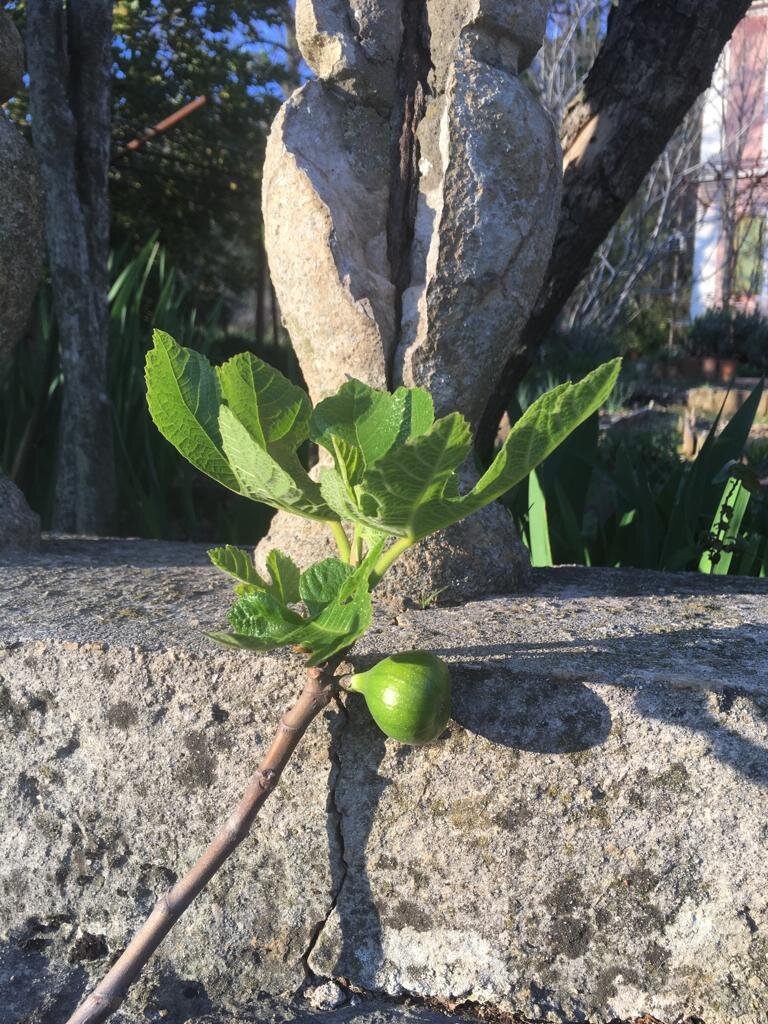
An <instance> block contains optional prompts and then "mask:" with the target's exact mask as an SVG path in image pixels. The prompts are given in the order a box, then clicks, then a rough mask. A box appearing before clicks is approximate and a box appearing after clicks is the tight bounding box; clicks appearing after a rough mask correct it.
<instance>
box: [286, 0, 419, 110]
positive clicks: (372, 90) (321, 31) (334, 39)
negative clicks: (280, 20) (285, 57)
mask: <svg viewBox="0 0 768 1024" xmlns="http://www.w3.org/2000/svg"><path fill="white" fill-rule="evenodd" d="M402 31H403V30H402V14H401V0H356V2H355V3H354V5H353V4H352V3H351V2H350V0H297V3H296V38H297V41H298V44H299V47H300V48H301V52H302V55H303V57H304V59H305V60H306V62H307V64H309V66H310V67H311V68H312V70H313V71H314V72H315V74H316V75H317V77H318V78H319V79H321V80H323V81H330V82H333V83H334V84H335V85H337V86H341V88H342V89H345V90H347V91H349V92H350V93H352V94H353V95H355V96H357V97H358V98H360V99H362V100H363V101H364V102H366V103H368V104H371V105H373V106H379V107H380V108H381V109H382V110H384V111H386V110H388V109H389V107H391V105H392V102H393V99H394V92H395V71H396V67H397V59H398V54H399V52H400V40H401V38H402Z"/></svg>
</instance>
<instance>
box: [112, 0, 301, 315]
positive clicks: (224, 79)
mask: <svg viewBox="0 0 768 1024" xmlns="http://www.w3.org/2000/svg"><path fill="white" fill-rule="evenodd" d="M290 17H291V12H290V10H289V9H288V5H287V3H282V2H280V3H276V2H265V0H248V2H246V0H206V3H204V4H196V5H194V11H193V12H192V11H191V10H189V9H188V7H187V5H183V4H182V5H179V4H175V3H170V2H167V0H132V2H129V3H127V2H120V3H117V4H115V8H114V44H113V59H114V75H113V85H112V92H113V119H114V120H113V131H114V133H115V136H116V140H115V141H116V148H117V149H120V147H121V146H124V145H125V144H126V143H127V142H129V141H130V140H131V139H132V138H135V137H136V136H137V135H140V134H141V133H142V132H143V131H144V130H145V129H146V128H148V127H150V126H152V125H153V124H156V123H157V122H158V121H160V120H162V119H163V118H166V117H168V116H169V115H170V114H173V113H174V112H175V111H177V110H178V109H179V108H180V107H182V106H183V105H184V104H185V103H188V102H189V101H190V100H193V99H195V98H196V97H197V96H201V95H202V96H206V97H207V102H206V104H205V106H203V107H201V108H200V109H198V110H196V111H195V112H194V113H193V114H191V115H190V116H188V117H187V118H185V119H184V120H182V121H180V122H179V123H178V124H176V125H175V126H174V127H173V128H171V129H170V130H169V131H168V132H167V133H166V134H164V135H162V136H160V137H159V138H158V139H156V140H154V141H152V142H150V143H149V144H147V145H145V146H143V147H142V148H141V149H139V150H138V151H136V152H133V153H129V154H127V155H125V156H124V157H122V158H121V159H119V160H117V161H116V162H115V163H114V164H113V167H112V172H111V175H110V196H111V203H112V216H113V235H114V237H116V238H118V239H120V241H121V242H122V241H125V242H126V243H128V244H130V245H131V246H132V247H134V248H136V247H138V246H139V245H140V244H141V243H142V241H143V239H145V238H146V237H147V236H148V235H149V234H150V233H151V232H153V231H159V232H160V236H161V238H162V239H163V244H164V245H165V246H166V247H167V249H168V251H169V253H170V255H171V258H172V260H173V262H174V264H175V265H177V266H179V267H181V268H183V270H184V272H185V273H187V274H192V275H194V276H196V277H198V278H199V280H200V284H199V288H198V303H199V304H200V305H201V306H207V305H208V304H211V303H214V302H215V301H217V299H218V297H219V296H221V295H226V296H232V297H233V298H236V297H237V296H238V295H239V294H241V293H242V292H243V291H244V290H245V289H247V288H252V287H253V286H254V283H255V277H256V248H257V246H256V243H257V240H258V238H259V236H260V233H261V215H260V209H259V207H260V201H261V181H260V179H261V168H262V165H263V162H264V146H265V142H266V136H267V127H268V125H269V123H270V122H271V120H272V118H273V116H274V114H275V113H276V111H277V108H278V105H279V103H280V98H281V91H282V89H283V87H286V88H287V87H289V86H290V84H291V83H294V82H295V81H296V74H295V70H294V69H293V68H292V67H291V66H290V65H291V58H290V57H289V56H287V55H286V53H285V52H284V50H283V49H282V48H281V46H280V41H281V40H282V41H283V42H284V41H285V38H284V33H283V31H282V28H281V27H282V25H283V24H284V23H285V22H286V19H289V18H290ZM272 39H277V40H278V45H277V46H273V45H271V44H270V40H272Z"/></svg>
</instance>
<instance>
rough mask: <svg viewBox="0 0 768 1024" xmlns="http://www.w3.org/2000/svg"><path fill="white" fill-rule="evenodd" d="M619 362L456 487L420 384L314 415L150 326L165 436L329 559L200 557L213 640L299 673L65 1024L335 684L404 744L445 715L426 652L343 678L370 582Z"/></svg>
mask: <svg viewBox="0 0 768 1024" xmlns="http://www.w3.org/2000/svg"><path fill="white" fill-rule="evenodd" d="M618 372H619V360H617V359H616V360H613V361H612V362H609V363H606V364H605V365H603V366H600V367H598V369H596V370H595V371H593V372H592V373H590V374H589V375H588V376H587V377H585V378H584V379H583V380H582V381H580V382H579V383H578V384H561V385H559V386H558V387H556V388H554V389H552V390H551V391H549V392H547V393H546V394H545V395H542V396H541V398H539V399H538V400H537V401H536V402H534V403H533V405H531V406H530V407H529V408H528V410H527V411H526V412H525V414H524V415H523V416H522V417H521V418H520V419H519V420H518V421H517V423H515V424H514V426H513V427H512V429H511V430H510V432H509V434H508V436H507V438H506V440H505V442H504V445H503V446H502V448H501V449H500V451H499V452H498V454H497V455H496V457H495V459H494V460H493V462H492V464H491V465H490V466H489V468H488V469H487V470H486V472H485V473H484V474H483V475H482V476H481V477H480V479H479V480H478V482H477V483H476V484H475V486H474V487H473V488H472V489H471V490H470V491H468V492H467V493H465V494H462V493H461V492H460V488H459V477H458V470H459V468H460V467H461V466H462V464H463V463H464V462H465V461H466V460H467V458H468V456H469V454H470V450H471V447H472V436H471V432H470V426H469V424H468V422H467V421H466V419H465V418H464V417H463V416H462V415H461V414H459V413H457V412H453V413H449V414H448V415H447V416H441V417H436V416H435V410H434V407H433V404H432V399H431V397H430V395H429V392H428V391H426V390H425V389H423V388H404V387H401V388H398V389H397V390H396V391H394V392H392V393H390V392H386V391H378V390H376V389H374V388H371V387H368V386H367V385H366V384H363V383H361V382H360V381H357V380H350V381H347V382H346V383H345V384H343V385H342V386H341V387H340V388H339V390H338V391H337V393H336V394H335V395H332V396H331V397H329V398H326V399H324V400H323V401H321V402H320V403H319V404H318V405H317V406H316V407H315V408H314V409H313V408H312V407H311V405H310V402H309V399H308V397H307V395H306V394H305V393H304V392H303V391H302V390H301V389H300V388H298V387H296V386H295V385H293V384H291V383H290V382H289V381H288V380H287V379H286V378H285V377H283V376H282V374H280V373H278V371H276V370H274V369H273V368H272V367H270V366H268V365H267V364H266V363H264V362H262V360H260V359H257V358H256V356H254V355H253V354H251V353H242V354H240V355H237V356H235V357H234V358H232V359H230V360H229V361H228V362H226V363H224V364H223V365H222V366H219V367H213V366H211V364H210V363H209V362H208V360H207V359H206V358H205V357H204V356H202V355H201V354H200V353H198V352H194V351H192V350H191V349H185V348H181V347H180V346H179V345H177V344H176V342H175V341H174V340H173V339H172V338H171V337H170V336H169V335H167V334H165V333H163V332H162V331H155V334H154V348H153V349H152V350H151V351H150V352H149V354H148V356H147V364H146V377H147V397H148V402H149V410H150V413H151V415H152V418H153V420H154V422H155V424H156V425H157V427H158V429H159V430H160V432H161V433H162V434H163V435H164V436H165V437H166V438H167V439H168V441H170V442H171V444H173V445H175V447H176V448H178V450H179V451H180V452H181V454H182V455H183V456H184V457H185V458H186V459H188V460H189V462H191V463H192V465H193V466H195V467H197V469H199V470H200V471H201V472H203V473H206V474H207V475H208V476H210V477H212V478H213V479H214V480H217V481H218V482H219V483H221V484H223V485H224V486H225V487H228V488H230V490H233V491H236V492H237V493H238V494H242V495H244V496H245V497H247V498H251V499H253V500H254V501H259V502H263V503H264V504H266V505H271V506H272V507H273V508H276V509H283V510H285V511H287V512H291V513H293V514H294V515H297V516H300V517H303V518H305V519H313V520H319V521H321V522H324V523H327V525H328V528H329V530H330V531H331V532H332V534H333V536H334V538H335V540H336V544H337V547H338V557H333V558H325V559H323V560H322V561H319V562H316V563H315V564H314V565H312V566H310V567H309V568H308V569H305V570H304V571H303V572H302V571H300V570H299V568H298V566H297V565H296V564H295V563H294V562H293V560H292V559H291V558H290V557H289V556H288V555H286V554H284V553H282V552H280V551H272V552H270V554H269V555H268V557H267V560H266V561H267V568H268V571H269V578H266V577H263V576H262V575H261V574H260V573H258V572H257V570H256V568H255V567H254V564H253V562H252V559H251V557H250V555H248V554H246V552H244V551H242V550H240V549H239V548H235V547H231V546H227V547H223V548H214V549H213V550H212V551H210V552H209V555H210V558H211V561H212V562H213V563H214V565H216V566H218V567H219V568H220V569H222V570H223V571H224V572H226V573H229V575H230V576H232V577H234V579H235V580H236V581H237V582H236V584H235V593H236V601H235V603H234V605H233V606H232V608H231V610H230V613H229V621H230V625H231V627H232V629H231V631H229V632H212V633H209V634H208V635H209V636H210V637H212V638H213V639H214V640H216V641H218V642H220V643H224V644H227V645H229V646H232V647H237V648H243V649H246V650H256V651H268V650H271V649H272V648H276V647H292V648H295V649H298V650H300V651H301V652H303V654H304V655H305V656H306V665H307V681H306V684H305V686H304V688H303V690H302V693H301V695H300V697H299V699H298V701H297V703H296V704H295V705H294V706H293V707H292V708H291V709H290V710H289V711H288V712H287V713H286V715H285V716H284V717H283V719H282V721H281V723H280V725H279V727H278V730H277V733H276V735H275V738H274V740H273V742H272V745H271V747H270V748H269V750H268V751H267V754H266V756H265V757H264V759H263V760H262V762H261V764H260V765H259V768H258V769H257V771H256V773H255V775H254V776H253V779H252V780H251V782H250V785H249V786H248V789H247V790H246V793H245V795H244V797H243V799H242V800H241V802H240V804H239V805H238V807H237V808H236V809H235V811H234V812H233V813H232V814H231V816H230V817H229V819H228V820H227V822H226V823H225V825H224V827H223V828H222V829H221V831H220V832H219V833H218V835H217V836H216V837H215V838H214V840H213V841H212V843H211V844H210V846H209V847H208V849H207V850H206V851H205V853H204V854H203V855H202V857H201V858H200V859H199V860H198V862H197V863H196V864H195V865H194V866H193V867H192V868H191V869H190V871H189V872H188V873H187V874H186V875H185V876H184V877H183V878H181V879H180V881H179V882H177V883H176V884H175V885H174V886H173V888H172V889H171V890H170V891H169V892H168V893H167V894H166V895H165V896H163V897H162V898H161V899H160V901H159V902H158V904H157V905H156V907H155V909H154V910H153V911H152V913H151V915H150V917H149V918H148V919H147V921H146V922H145V924H144V925H143V927H142V928H141V929H140V930H139V932H138V933H137V934H136V936H135V937H134V938H133V940H132V941H131V943H130V944H129V946H128V948H127V949H126V950H125V952H124V953H123V954H122V956H121V957H120V958H119V960H118V961H117V962H116V964H115V965H114V966H113V967H112V969H111V970H110V971H109V973H108V974H107V976H106V977H105V978H104V980H103V981H102V982H101V984H100V985H99V986H98V987H97V988H96V990H95V991H94V992H93V994H92V995H91V996H89V998H88V999H87V1000H86V1001H85V1002H84V1003H83V1005H82V1006H81V1007H80V1009H79V1010H77V1011H76V1012H75V1013H74V1015H73V1016H72V1017H71V1018H70V1022H69V1024H86V1022H87V1024H97V1022H99V1021H103V1020H105V1019H106V1018H107V1017H108V1016H109V1014H110V1013H111V1012H112V1011H113V1010H114V1009H115V1008H116V1007H117V1006H118V1005H119V1004H120V1002H122V1000H123V999H124V998H125V995H126V993H127V991H128V987H129V986H130V985H131V983H132V982H133V981H134V980H135V979H136V978H137V977H138V975H139V974H140V973H141V970H142V969H143V967H144V965H145V964H146V962H147V960H148V959H149V957H150V956H151V955H152V953H153V952H154V950H155V949H156V948H157V946H158V945H159V944H160V942H161V941H162V939H163V938H164V937H165V935H166V934H167V933H168V931H170V929H171V927H172V926H173V924H174V923H175V921H176V920H177V919H178V918H179V917H180V915H181V914H182V913H183V912H184V910H185V909H186V908H187V907H188V906H189V904H190V903H191V902H192V900H193V899H194V897H195V896H196V895H197V894H198V893H199V892H200V891H201V889H202V888H203V887H204V886H205V885H206V883H207V882H208V881H209V880H210V878H211V877H212V876H213V874H214V873H215V872H216V871H217V870H218V868H219V867H220V866H221V864H222V863H223V862H224V860H226V858H227V857H228V856H229V855H230V853H232V851H233V850H234V849H235V847H236V846H237V845H238V844H239V843H240V842H241V841H242V840H243V839H244V838H245V836H246V835H247V833H248V830H249V828H250V826H251V824H252V822H253V819H254V818H255V816H256V814H257V813H258V810H259V808H260V807H261V805H262V803H263V802H264V801H265V800H266V798H267V796H268V795H269V793H270V792H271V791H272V789H274V787H275V785H276V783H277V781H278V779H279V777H280V774H281V772H282V771H283V769H284V767H285V765H286V763H287V762H288V759H289V758H290V756H291V754H292V753H293V751H294V750H295V748H296V746H297V745H298V743H299V740H300V739H301V737H302V736H303V734H304V732H305V731H306V729H307V727H308V726H309V724H310V722H311V721H312V720H313V719H314V718H315V717H316V715H317V714H318V713H319V712H320V711H321V710H322V709H323V708H324V707H325V706H326V705H327V704H328V702H329V701H330V700H331V698H332V697H333V696H334V695H335V694H337V693H338V692H339V688H344V689H348V690H349V691H350V692H355V691H357V692H361V693H363V694H364V696H365V698H366V701H367V704H368V707H369V709H370V710H371V713H372V714H373V716H374V718H375V720H376V722H377V723H378V724H379V726H380V727H381V728H382V729H383V731H384V732H386V733H388V734H389V735H391V736H394V737H395V738H397V739H399V740H400V741H405V742H416V743H423V742H428V741H430V740H432V739H435V738H436V737H437V736H438V735H439V734H440V733H441V732H442V731H443V729H444V727H445V724H446V722H447V720H448V715H449V709H450V678H449V675H448V671H447V667H446V666H445V665H444V664H443V663H442V662H440V661H439V659H437V658H435V657H434V656H433V655H430V654H427V653H425V652H419V651H415V652H405V653H401V654H396V655H394V656H393V657H391V658H387V659H385V660H384V661H382V662H380V663H379V664H378V665H376V666H374V668H373V669H371V670H369V671H368V672H365V673H361V674H358V675H349V676H346V677H345V676H344V675H343V670H340V666H341V662H342V659H343V657H344V655H345V653H346V652H347V651H348V650H349V649H350V647H351V646H352V645H353V644H354V642H355V641H356V640H357V639H358V638H359V637H360V636H362V634H363V633H364V632H365V631H366V629H367V628H368V626H369V625H370V623H371V617H372V603H371V592H372V591H373V590H374V588H375V587H376V585H377V584H378V583H379V582H380V580H381V579H382V577H383V576H384V574H385V573H386V572H387V570H388V569H389V568H390V566H391V565H392V564H393V562H395V560H396V559H397V558H398V557H399V556H400V555H401V554H402V553H403V552H404V551H405V550H406V549H407V548H409V547H411V546H412V545H414V544H416V543H418V542H419V541H420V540H421V539H422V538H424V537H426V536H428V535H429V534H431V533H435V532H436V531H438V530H442V529H444V528H445V527H447V526H450V525H452V524H453V523H457V522H458V521H459V520H461V519H463V518H465V516H468V515H471V514H472V513H473V512H476V511H477V510H478V509H481V508H483V506H485V505H487V504H489V503H490V502H492V501H494V500H495V499H496V498H499V497H500V496H501V495H502V494H504V493H505V492H506V491H508V490H509V489H510V488H511V487H513V486H514V485H515V484H516V483H518V482H519V481H520V480H522V479H523V478H524V477H526V476H527V474H528V473H530V471H531V470H532V469H533V468H534V467H535V466H536V465H538V463H539V462H541V460H542V459H544V458H546V457H547V455H549V453H550V452H551V451H552V450H553V449H554V448H556V447H557V445H558V444H560V442H561V441H562V440H563V439H564V438H565V437H566V436H567V435H568V434H569V433H570V432H571V431H572V430H574V428H575V427H577V426H578V425H579V424H580V423H582V422H583V421H584V420H585V419H586V418H587V417H588V416H590V415H591V414H592V413H593V412H595V410H597V409H599V407H600V406H601V404H602V403H603V402H604V401H605V399H606V397H607V396H608V395H609V394H610V392H611V390H612V388H613V386H614V384H615V381H616V377H617V375H618ZM307 439H309V440H311V441H313V442H315V443H316V444H318V445H320V446H321V447H323V448H324V449H326V451H328V452H329V453H330V455H331V457H332V460H333V465H332V466H329V467H328V468H325V469H323V470H321V472H320V479H319V482H315V481H314V480H313V479H312V478H311V477H310V476H309V475H308V473H307V472H306V470H305V469H304V467H303V465H302V463H301V461H300V459H299V455H298V448H299V446H300V445H301V444H302V443H303V442H304V441H306V440H307Z"/></svg>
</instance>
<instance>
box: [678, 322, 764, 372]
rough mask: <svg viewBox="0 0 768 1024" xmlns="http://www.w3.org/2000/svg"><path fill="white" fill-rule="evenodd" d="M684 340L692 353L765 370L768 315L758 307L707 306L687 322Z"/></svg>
mask: <svg viewBox="0 0 768 1024" xmlns="http://www.w3.org/2000/svg"><path fill="white" fill-rule="evenodd" d="M683 344H684V348H685V350H686V351H687V352H689V353H690V354H691V355H693V356H721V357H725V358H729V359H736V360H738V361H739V362H740V363H743V364H745V365H747V366H751V367H752V368H753V369H755V370H757V371H758V372H760V373H764V372H765V371H766V370H768V319H767V318H766V317H764V316H763V315H762V314H761V313H759V312H757V311H755V312H753V313H745V312H743V311H741V310H735V309H723V308H715V309H708V310H707V311H706V313H702V315H701V316H698V317H696V319H695V320H694V321H693V323H692V324H691V325H690V327H689V328H688V330H687V332H686V334H685V336H684V339H683Z"/></svg>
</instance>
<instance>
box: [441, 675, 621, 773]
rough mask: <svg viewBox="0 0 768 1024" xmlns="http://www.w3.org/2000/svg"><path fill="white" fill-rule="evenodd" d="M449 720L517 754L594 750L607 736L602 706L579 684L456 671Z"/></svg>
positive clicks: (608, 724) (607, 718)
mask: <svg viewBox="0 0 768 1024" xmlns="http://www.w3.org/2000/svg"><path fill="white" fill-rule="evenodd" d="M455 677H456V678H455V685H454V714H453V717H454V720H455V721H456V722H457V723H458V724H459V725H461V726H463V728H465V729H468V730H469V731H470V732H474V733H477V734H478V735H479V736H484V737H485V739H487V740H490V741H491V743H499V744H501V745H503V746H505V747H512V748H514V749H517V750H530V751H534V752H535V753H540V754H573V753H575V752H576V751H579V750H588V749H589V748H590V747H599V746H600V745H601V744H602V743H603V742H604V741H605V738H606V736H607V735H608V733H609V732H610V731H611V715H610V712H609V710H608V707H607V706H606V704H605V701H603V700H601V699H600V697H598V696H597V694H595V693H594V692H593V691H592V690H590V689H589V687H588V686H585V685H584V684H583V683H579V682H572V683H571V682H566V683H559V682H552V681H550V680H549V679H545V678H533V679H531V678H530V676H524V675H522V674H520V673H514V672H504V671H501V672H490V671H488V670H486V669H483V668H479V667H473V666H462V667H460V668H459V669H458V670H457V671H456V672H455Z"/></svg>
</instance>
